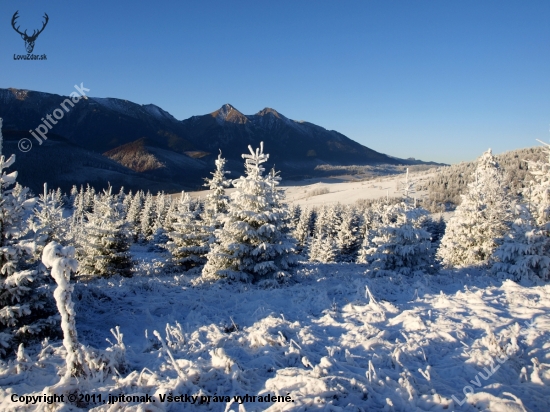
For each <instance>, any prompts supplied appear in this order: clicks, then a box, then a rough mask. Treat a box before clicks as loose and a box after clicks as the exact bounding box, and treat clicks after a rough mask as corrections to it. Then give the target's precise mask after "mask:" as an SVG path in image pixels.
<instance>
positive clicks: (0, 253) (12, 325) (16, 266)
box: [0, 119, 57, 356]
mask: <svg viewBox="0 0 550 412" xmlns="http://www.w3.org/2000/svg"><path fill="white" fill-rule="evenodd" d="M14 162H15V155H12V156H11V157H10V158H9V159H7V160H6V158H5V157H4V155H2V119H0V355H1V356H5V355H10V354H12V353H13V350H14V349H15V348H16V347H17V346H18V345H19V344H20V343H25V342H27V341H30V340H33V339H35V338H41V337H44V336H46V335H47V334H48V333H50V332H52V331H53V330H55V329H56V326H57V317H56V316H55V309H54V306H53V301H52V299H51V293H48V290H47V287H46V286H45V282H44V278H43V277H42V276H41V275H40V274H39V273H38V272H37V271H36V270H33V266H31V259H32V255H31V253H30V250H29V249H30V248H28V247H26V245H25V241H24V240H23V238H24V237H25V235H26V234H27V231H28V227H27V226H26V222H25V219H24V214H25V211H24V206H25V202H26V201H27V192H28V189H26V188H22V187H21V186H19V185H16V186H15V187H13V188H10V187H12V186H13V185H14V183H15V179H16V177H17V172H12V173H9V174H7V173H6V171H5V170H6V169H7V168H9V167H10V166H11V165H13V163H14Z"/></svg>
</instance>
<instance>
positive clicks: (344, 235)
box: [336, 205, 358, 261]
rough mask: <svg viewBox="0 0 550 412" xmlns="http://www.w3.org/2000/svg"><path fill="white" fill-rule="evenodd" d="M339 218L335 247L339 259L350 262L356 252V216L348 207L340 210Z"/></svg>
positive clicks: (352, 209) (350, 207) (353, 210)
mask: <svg viewBox="0 0 550 412" xmlns="http://www.w3.org/2000/svg"><path fill="white" fill-rule="evenodd" d="M340 216H341V218H340V221H339V226H338V229H337V233H336V247H337V248H338V254H339V255H340V259H342V260H345V261H350V260H353V255H354V254H355V252H356V251H357V237H358V236H357V235H358V227H357V226H358V216H357V214H356V212H355V209H354V208H353V207H352V206H350V205H347V206H345V207H343V208H342V211H341V215H340Z"/></svg>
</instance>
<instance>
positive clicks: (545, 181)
mask: <svg viewBox="0 0 550 412" xmlns="http://www.w3.org/2000/svg"><path fill="white" fill-rule="evenodd" d="M541 143H542V144H543V145H544V148H543V150H544V153H545V155H546V157H547V160H546V161H538V162H528V164H529V172H530V173H531V174H532V175H533V177H534V178H535V181H536V183H535V184H534V185H532V186H531V187H529V188H527V189H526V190H525V192H526V193H525V195H526V196H524V197H528V202H529V209H530V212H531V214H532V215H533V217H534V218H535V223H536V224H537V225H538V226H541V227H545V228H546V229H547V230H550V225H548V223H550V145H549V144H547V143H544V142H541Z"/></svg>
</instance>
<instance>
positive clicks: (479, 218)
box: [437, 149, 510, 266]
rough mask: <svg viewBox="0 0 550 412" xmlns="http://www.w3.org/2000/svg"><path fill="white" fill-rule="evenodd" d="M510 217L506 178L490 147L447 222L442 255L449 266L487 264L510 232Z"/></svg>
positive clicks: (480, 160) (441, 247)
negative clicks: (499, 241) (505, 235)
mask: <svg viewBox="0 0 550 412" xmlns="http://www.w3.org/2000/svg"><path fill="white" fill-rule="evenodd" d="M509 219H510V200H509V197H508V192H507V188H506V187H505V185H504V177H503V174H502V171H501V169H500V167H499V165H498V163H497V161H496V159H495V157H494V156H493V154H492V153H491V149H489V150H488V151H486V152H485V153H484V154H483V155H482V156H481V157H480V158H479V160H478V164H477V168H476V171H475V172H474V179H473V182H471V183H470V184H468V191H467V192H466V194H464V195H462V203H461V204H460V205H459V206H458V207H457V208H456V211H455V214H454V216H453V217H452V218H451V219H450V220H449V222H448V224H447V228H446V231H445V235H444V236H443V238H442V239H441V245H440V247H439V250H438V251H437V255H438V257H439V258H440V259H441V261H442V263H443V264H444V265H446V266H468V265H479V264H486V263H487V262H488V261H489V258H490V257H491V255H492V254H493V251H494V250H495V248H496V247H497V245H498V243H497V242H498V240H499V239H501V238H502V237H503V236H504V234H505V233H506V232H507V230H508V224H509Z"/></svg>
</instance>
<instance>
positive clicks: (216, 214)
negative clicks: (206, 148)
mask: <svg viewBox="0 0 550 412" xmlns="http://www.w3.org/2000/svg"><path fill="white" fill-rule="evenodd" d="M215 163H216V171H214V172H213V173H211V174H212V178H211V179H208V178H205V179H204V180H205V181H206V182H205V184H204V186H206V187H208V188H209V189H210V193H209V194H208V195H207V196H206V201H205V202H204V213H203V215H202V218H203V220H204V222H205V224H206V225H208V226H210V228H211V230H212V232H213V231H214V230H216V229H219V228H220V227H221V220H222V218H223V217H224V216H225V214H226V213H227V209H228V205H229V197H228V196H227V195H226V194H225V189H226V188H228V187H229V186H230V185H231V182H230V181H229V180H228V179H227V178H226V177H225V175H226V174H228V173H229V171H226V170H225V163H226V160H225V159H224V158H223V157H222V154H221V153H220V154H219V155H218V158H217V159H216V162H215Z"/></svg>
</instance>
